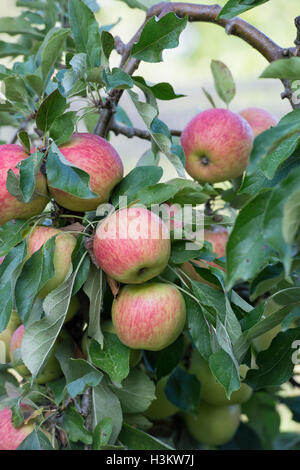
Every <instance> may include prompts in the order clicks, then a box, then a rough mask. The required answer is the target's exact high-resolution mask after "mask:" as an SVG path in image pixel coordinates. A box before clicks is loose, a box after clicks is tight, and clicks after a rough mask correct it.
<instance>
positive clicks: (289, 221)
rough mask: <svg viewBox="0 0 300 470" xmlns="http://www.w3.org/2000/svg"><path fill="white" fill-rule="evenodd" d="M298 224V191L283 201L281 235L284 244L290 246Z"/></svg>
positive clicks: (299, 219) (299, 216)
mask: <svg viewBox="0 0 300 470" xmlns="http://www.w3.org/2000/svg"><path fill="white" fill-rule="evenodd" d="M299 224H300V189H296V190H295V191H293V193H292V194H291V195H290V196H288V198H287V199H285V203H284V207H283V218H282V235H283V238H284V240H285V242H286V243H288V244H290V245H291V244H292V243H293V242H294V239H295V238H296V235H297V231H298V229H299Z"/></svg>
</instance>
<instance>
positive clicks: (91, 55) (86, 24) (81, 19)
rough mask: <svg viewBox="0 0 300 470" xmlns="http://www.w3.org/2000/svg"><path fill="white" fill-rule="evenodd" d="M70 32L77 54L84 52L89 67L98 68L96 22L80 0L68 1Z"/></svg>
mask: <svg viewBox="0 0 300 470" xmlns="http://www.w3.org/2000/svg"><path fill="white" fill-rule="evenodd" d="M69 15H70V22H71V30H72V34H73V37H74V41H75V46H76V50H77V52H85V53H86V54H87V57H88V63H89V65H90V66H91V67H99V66H100V60H101V38H100V32H99V25H98V22H97V20H96V18H95V16H94V14H93V12H92V11H91V10H90V9H89V7H88V6H87V5H85V3H84V2H83V1H82V0H70V1H69Z"/></svg>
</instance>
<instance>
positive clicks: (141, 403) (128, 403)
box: [113, 368, 155, 414]
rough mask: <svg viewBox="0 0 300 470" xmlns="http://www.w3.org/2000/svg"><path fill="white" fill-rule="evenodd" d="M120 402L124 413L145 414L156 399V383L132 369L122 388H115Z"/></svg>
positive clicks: (142, 373) (140, 371)
mask: <svg viewBox="0 0 300 470" xmlns="http://www.w3.org/2000/svg"><path fill="white" fill-rule="evenodd" d="M113 389H114V392H115V394H116V395H117V397H118V398H119V400H120V403H121V407H122V410H123V413H131V414H132V413H143V412H144V411H145V410H147V409H148V408H149V406H150V405H151V402H152V401H153V400H154V399H155V385H154V382H152V380H151V379H150V378H149V377H148V375H146V374H145V372H143V371H142V370H140V369H137V368H134V369H131V371H130V374H129V375H128V376H127V377H126V378H125V379H124V380H123V382H122V388H119V387H116V386H114V387H113Z"/></svg>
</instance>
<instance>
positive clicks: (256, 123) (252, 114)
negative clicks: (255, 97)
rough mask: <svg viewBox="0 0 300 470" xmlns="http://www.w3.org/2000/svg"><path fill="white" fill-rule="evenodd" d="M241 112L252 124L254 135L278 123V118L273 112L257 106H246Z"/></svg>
mask: <svg viewBox="0 0 300 470" xmlns="http://www.w3.org/2000/svg"><path fill="white" fill-rule="evenodd" d="M239 114H240V115H241V116H242V117H243V118H244V119H246V121H247V122H248V123H249V124H250V126H251V128H252V131H253V134H254V137H257V136H258V135H259V134H261V133H262V132H264V131H266V130H268V129H270V127H272V126H276V125H277V124H278V119H277V118H276V117H275V116H273V114H271V113H269V111H266V110H265V109H262V108H257V107H255V106H252V107H249V108H245V109H243V110H242V111H240V112H239Z"/></svg>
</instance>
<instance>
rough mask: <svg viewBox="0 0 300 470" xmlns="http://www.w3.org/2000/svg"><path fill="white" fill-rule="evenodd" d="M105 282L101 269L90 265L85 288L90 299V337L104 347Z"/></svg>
mask: <svg viewBox="0 0 300 470" xmlns="http://www.w3.org/2000/svg"><path fill="white" fill-rule="evenodd" d="M104 287H105V280H104V274H103V271H102V270H101V269H97V268H96V267H95V266H94V265H93V264H91V265H90V269H89V274H88V278H87V280H86V282H85V284H84V286H83V290H84V292H85V294H86V295H87V296H88V298H89V299H90V307H89V326H88V336H89V337H90V338H93V339H94V340H96V341H97V342H98V343H99V344H100V346H101V347H102V346H103V334H102V331H101V326H100V317H101V310H102V304H103V296H104Z"/></svg>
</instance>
